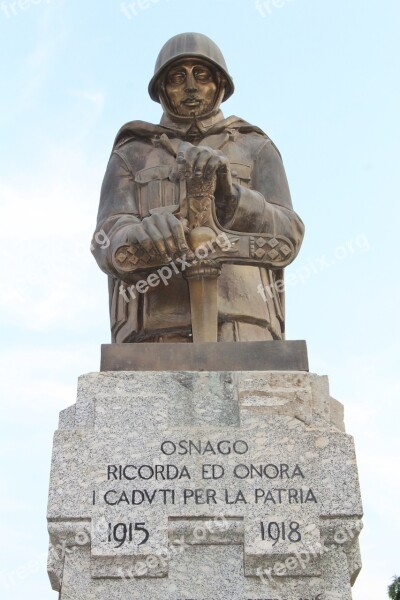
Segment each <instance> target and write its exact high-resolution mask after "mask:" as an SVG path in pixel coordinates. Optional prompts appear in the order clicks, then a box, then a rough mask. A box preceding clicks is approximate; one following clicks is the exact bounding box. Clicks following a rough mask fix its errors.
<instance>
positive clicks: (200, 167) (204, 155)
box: [193, 150, 218, 177]
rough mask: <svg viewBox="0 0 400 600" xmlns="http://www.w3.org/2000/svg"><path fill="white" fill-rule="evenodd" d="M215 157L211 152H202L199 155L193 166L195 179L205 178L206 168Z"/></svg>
mask: <svg viewBox="0 0 400 600" xmlns="http://www.w3.org/2000/svg"><path fill="white" fill-rule="evenodd" d="M213 157H214V155H213V154H212V153H211V152H210V151H209V150H202V151H201V152H200V153H199V154H198V155H197V158H196V161H195V162H194V165H193V174H194V176H195V177H204V176H205V173H206V171H205V169H206V166H207V164H208V162H209V161H210V160H211V159H212V158H213ZM217 158H218V157H217Z"/></svg>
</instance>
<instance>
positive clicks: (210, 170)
mask: <svg viewBox="0 0 400 600" xmlns="http://www.w3.org/2000/svg"><path fill="white" fill-rule="evenodd" d="M225 167H226V161H225V157H223V156H216V155H214V156H212V157H211V158H210V160H209V161H208V163H207V165H206V168H205V172H204V177H205V178H206V179H211V178H212V177H213V176H214V175H215V174H216V172H217V171H218V170H219V169H221V168H225Z"/></svg>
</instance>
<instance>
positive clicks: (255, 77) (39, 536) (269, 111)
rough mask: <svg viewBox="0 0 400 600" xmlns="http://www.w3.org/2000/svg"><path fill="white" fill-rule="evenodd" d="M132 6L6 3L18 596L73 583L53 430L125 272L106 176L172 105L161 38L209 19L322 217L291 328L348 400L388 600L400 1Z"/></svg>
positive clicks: (371, 585) (5, 287)
mask: <svg viewBox="0 0 400 600" xmlns="http://www.w3.org/2000/svg"><path fill="white" fill-rule="evenodd" d="M122 5H123V3H121V2H120V0H102V1H100V0H97V1H95V0H85V1H82V0H81V1H80V2H79V1H78V0H35V2H33V0H24V2H22V0H16V1H14V2H12V1H8V0H5V1H3V2H0V40H1V42H0V43H1V61H0V65H1V66H0V69H1V70H0V80H1V81H2V86H1V89H2V92H1V94H0V127H1V133H0V139H1V162H0V165H1V168H0V199H1V210H2V218H1V223H2V234H1V238H0V239H1V254H2V261H1V268H2V289H1V295H0V304H1V309H2V310H1V317H0V319H1V325H2V350H1V356H0V364H1V368H2V377H1V382H2V385H3V387H4V391H3V392H2V403H3V416H2V425H1V427H2V434H1V442H0V452H1V457H2V461H3V463H2V469H1V472H0V483H1V489H2V493H1V496H0V508H1V514H2V523H3V525H2V527H3V530H2V533H1V539H2V552H3V554H2V557H1V561H0V571H1V574H0V594H1V597H4V598H13V600H23V599H24V600H25V598H27V597H29V598H30V600H39V599H40V600H47V599H49V600H50V599H51V598H53V599H54V598H56V594H55V592H52V591H51V589H50V585H49V583H48V580H47V575H46V572H45V560H44V557H45V555H46V551H47V533H46V523H45V513H46V502H47V486H48V475H49V465H50V457H51V443H52V441H51V440H52V434H53V431H54V429H55V428H56V427H57V419H58V412H59V411H60V410H61V409H62V408H65V407H66V406H68V405H70V404H73V403H74V401H75V389H76V379H77V376H78V375H79V374H81V373H84V372H88V371H95V370H98V368H99V348H100V344H101V343H103V342H107V341H108V340H109V331H108V315H107V283H106V277H105V276H104V275H103V274H102V273H101V272H100V270H99V269H98V268H97V266H96V264H95V262H94V261H93V259H92V257H91V256H90V252H89V243H90V237H91V233H92V231H93V228H94V224H95V219H96V212H97V204H98V193H99V188H100V185H101V180H102V176H103V173H104V169H105V166H106V162H107V159H108V155H109V152H110V149H111V145H112V141H113V138H114V135H115V133H116V131H117V130H118V129H119V127H120V126H121V125H122V124H123V123H124V122H126V121H129V120H132V119H142V120H147V121H151V122H157V121H158V120H159V118H160V108H159V106H158V105H157V104H155V103H153V102H152V101H151V100H150V99H149V98H148V96H147V83H148V80H149V79H150V77H151V74H152V71H153V67H154V62H155V59H156V56H157V53H158V51H159V49H160V47H161V45H162V44H163V43H164V42H165V41H166V40H167V39H168V38H169V37H171V36H172V35H174V34H176V33H180V32H183V31H201V32H202V33H205V34H207V35H209V36H210V37H211V38H213V39H214V40H215V41H216V42H217V43H218V44H219V45H220V47H221V49H222V50H223V52H224V54H225V57H226V61H227V63H228V66H229V69H230V71H231V73H232V75H233V78H234V80H235V84H236V93H235V95H234V96H233V98H232V99H230V100H229V101H228V102H227V103H226V104H225V105H224V107H223V108H224V112H225V114H226V116H228V115H230V114H235V115H237V116H240V117H242V118H245V119H246V120H248V121H250V122H253V123H255V124H256V125H258V126H259V127H261V128H262V129H264V130H265V131H266V132H267V133H268V134H269V135H270V136H271V138H272V139H273V140H274V141H275V143H276V144H277V146H278V147H279V149H280V151H281V153H282V155H283V159H284V164H285V167H286V171H287V174H288V178H289V183H290V187H291V191H292V197H293V204H294V207H295V209H296V210H297V211H298V213H299V214H300V215H301V217H302V218H303V220H304V221H305V223H306V238H305V242H304V245H303V248H302V251H301V254H300V256H299V258H298V259H297V261H296V262H295V263H294V264H293V266H291V267H290V269H288V273H292V275H293V281H294V283H293V284H292V285H291V286H288V290H287V332H288V334H287V337H288V338H289V339H306V340H307V343H308V347H309V357H310V365H311V370H312V371H313V372H316V373H319V374H327V375H329V378H330V385H331V391H332V394H333V395H334V396H335V397H336V398H337V399H338V400H340V401H341V402H343V403H344V404H345V410H346V423H347V429H348V431H349V432H350V433H351V434H353V435H354V436H355V441H356V448H357V454H358V461H359V470H360V478H361V484H362V491H363V500H364V507H365V519H364V521H365V528H364V531H363V533H362V534H361V548H362V555H363V562H364V569H363V571H362V573H361V575H360V577H359V580H358V581H357V583H356V585H355V587H354V599H355V600H384V599H385V598H386V586H387V585H388V583H389V582H390V580H391V577H392V575H394V574H395V573H396V571H397V572H398V574H400V552H399V550H398V547H399V543H398V539H399V535H400V525H399V518H398V510H399V506H398V498H399V497H400V484H399V477H398V472H399V447H398V444H399V443H398V438H399V434H398V419H399V409H398V402H397V400H398V397H399V391H400V385H399V381H398V373H399V359H398V348H399V344H398V338H399V334H400V331H399V325H398V322H399V319H398V317H397V310H398V306H399V293H398V292H399V282H398V279H397V277H398V272H399V268H398V263H397V252H396V246H397V238H398V227H399V216H400V214H399V208H398V205H399V200H400V198H399V192H398V190H399V189H400V166H399V158H400V156H399V139H400V136H399V133H400V132H399V118H398V112H399V107H400V93H399V88H400V86H399V73H400V68H399V67H400V64H399V63H400V42H399V39H400V35H399V31H400V4H399V2H398V0H346V1H344V0H335V1H334V0H275V1H273V0H270V1H269V2H268V0H265V1H264V0H260V3H259V7H258V8H257V6H256V0H213V1H212V0H203V1H202V2H197V1H188V0H187V1H183V0H158V1H156V0H148V2H147V4H146V1H145V0H142V2H141V3H139V2H136V5H135V6H136V8H132V7H133V6H134V5H133V3H132V2H129V1H127V2H126V3H125V7H126V8H125V12H123V10H122ZM140 6H142V8H140ZM135 12H136V14H135ZM31 561H33V562H31ZM21 568H22V569H23V570H22V571H18V569H21ZM13 580H14V583H13Z"/></svg>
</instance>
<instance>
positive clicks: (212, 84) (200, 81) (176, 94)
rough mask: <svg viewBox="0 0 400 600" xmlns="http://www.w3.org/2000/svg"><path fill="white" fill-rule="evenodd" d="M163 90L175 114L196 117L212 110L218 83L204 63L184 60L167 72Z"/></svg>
mask: <svg viewBox="0 0 400 600" xmlns="http://www.w3.org/2000/svg"><path fill="white" fill-rule="evenodd" d="M165 90H166V93H167V96H168V99H169V102H170V104H171V107H172V109H173V111H174V112H175V114H177V115H180V116H182V117H190V116H196V117H197V116H199V115H203V114H205V113H208V112H209V111H211V110H212V108H213V106H214V103H215V100H216V95H217V90H218V85H217V82H216V81H215V77H214V74H213V72H212V71H211V69H210V68H209V67H208V66H207V65H206V64H205V63H203V62H201V61H195V60H184V61H182V62H179V63H175V64H174V65H173V66H172V67H171V68H170V69H169V71H168V72H167V75H166V81H165Z"/></svg>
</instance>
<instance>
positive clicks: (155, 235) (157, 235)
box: [140, 219, 168, 260]
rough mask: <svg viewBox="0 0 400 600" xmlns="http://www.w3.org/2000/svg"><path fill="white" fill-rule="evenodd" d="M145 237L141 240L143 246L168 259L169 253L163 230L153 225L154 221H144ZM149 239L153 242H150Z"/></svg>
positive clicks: (151, 252) (152, 252)
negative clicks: (162, 233)
mask: <svg viewBox="0 0 400 600" xmlns="http://www.w3.org/2000/svg"><path fill="white" fill-rule="evenodd" d="M143 229H144V231H143V234H144V236H143V239H142V240H141V241H140V243H141V245H142V246H143V248H144V249H145V250H146V251H147V252H148V253H149V254H150V255H154V252H156V253H158V254H159V255H160V256H161V257H162V259H163V260H168V254H167V251H166V248H165V244H164V240H163V238H162V235H161V232H160V231H159V230H158V228H157V227H156V226H155V225H153V223H152V222H149V221H146V219H145V220H144V221H143ZM149 241H150V242H151V244H149Z"/></svg>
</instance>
